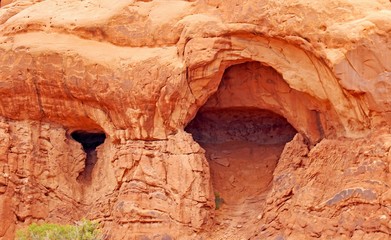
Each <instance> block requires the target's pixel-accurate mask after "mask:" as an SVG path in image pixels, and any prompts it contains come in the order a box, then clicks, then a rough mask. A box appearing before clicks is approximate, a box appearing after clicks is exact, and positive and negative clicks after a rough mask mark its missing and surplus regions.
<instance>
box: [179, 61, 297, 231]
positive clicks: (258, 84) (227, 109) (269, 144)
mask: <svg viewBox="0 0 391 240" xmlns="http://www.w3.org/2000/svg"><path fill="white" fill-rule="evenodd" d="M291 94H293V93H292V91H291V90H290V89H289V85H287V83H286V82H285V80H284V79H283V78H282V76H281V74H279V73H278V72H276V70H275V69H273V68H271V67H269V66H265V65H262V64H261V63H259V62H246V63H241V64H237V65H233V66H231V67H229V68H227V69H226V70H225V72H224V75H223V77H222V80H221V82H220V85H219V87H218V90H217V92H216V93H215V94H213V95H212V96H210V97H209V99H208V101H207V102H206V103H205V104H204V105H203V107H201V108H200V109H199V111H198V113H197V114H196V116H195V118H194V119H193V120H192V121H191V122H190V123H189V124H188V125H187V126H186V128H185V131H187V132H189V133H191V134H192V136H193V138H194V140H195V141H197V142H198V143H199V144H200V145H201V146H202V147H203V148H204V149H205V151H206V154H205V155H206V158H207V160H208V162H209V167H210V174H211V181H212V186H213V190H214V192H215V195H216V196H217V197H216V205H219V203H221V202H222V200H221V199H223V202H224V204H222V205H221V206H217V207H221V208H225V209H224V210H222V211H216V219H217V220H216V221H217V222H219V221H223V222H224V221H225V220H224V219H231V220H232V221H231V222H235V221H244V222H246V220H248V218H251V219H257V215H253V214H259V213H260V212H262V209H263V207H262V206H264V205H265V204H266V203H265V197H266V193H267V192H268V190H270V189H271V186H272V185H271V183H272V180H273V173H274V170H275V168H276V166H277V164H278V160H279V157H280V155H281V153H282V151H283V149H284V147H285V144H286V143H287V142H289V141H291V140H292V139H293V137H294V136H295V134H296V133H297V130H296V129H295V128H294V127H293V126H292V125H291V124H290V123H289V122H288V120H287V119H286V118H285V117H284V116H281V115H280V114H277V113H276V112H279V113H280V112H281V113H282V112H284V111H286V109H287V108H288V109H293V108H292V107H294V106H296V105H295V104H296V103H297V100H296V101H294V100H295V99H296V98H295V96H293V95H291ZM292 99H293V100H292ZM271 110H273V111H271ZM290 111H291V112H292V110H290ZM291 117H292V116H291ZM218 199H220V200H219V201H218ZM242 209H246V211H245V213H243V214H242V215H241V216H231V215H230V214H232V215H234V214H235V213H237V212H238V211H242ZM250 215H251V216H250ZM246 218H247V219H246ZM235 219H236V220H235ZM227 224H230V223H227ZM223 225H224V224H223ZM231 225H232V224H231ZM239 225H242V224H241V223H240V224H239Z"/></svg>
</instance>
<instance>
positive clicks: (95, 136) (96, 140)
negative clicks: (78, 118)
mask: <svg viewBox="0 0 391 240" xmlns="http://www.w3.org/2000/svg"><path fill="white" fill-rule="evenodd" d="M71 136H72V138H73V139H74V140H76V141H77V142H79V143H81V145H82V146H83V150H84V152H85V153H86V159H85V166H84V170H83V171H82V172H80V174H79V176H78V178H77V180H78V181H90V180H91V173H92V170H93V168H94V166H95V164H96V162H97V160H98V157H97V152H96V148H97V147H98V146H99V145H101V144H102V143H103V142H104V141H105V139H106V134H105V133H103V132H87V131H74V132H73V133H72V134H71Z"/></svg>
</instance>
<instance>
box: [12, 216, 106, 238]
mask: <svg viewBox="0 0 391 240" xmlns="http://www.w3.org/2000/svg"><path fill="white" fill-rule="evenodd" d="M100 235H101V234H100V232H99V230H98V223H97V222H93V221H89V220H84V219H83V220H82V221H80V222H78V223H77V224H76V225H70V224H65V225H61V224H53V223H43V224H36V223H33V224H31V225H30V226H28V227H27V228H26V229H21V230H18V231H17V232H16V239H17V240H97V239H103V238H102V237H101V236H100Z"/></svg>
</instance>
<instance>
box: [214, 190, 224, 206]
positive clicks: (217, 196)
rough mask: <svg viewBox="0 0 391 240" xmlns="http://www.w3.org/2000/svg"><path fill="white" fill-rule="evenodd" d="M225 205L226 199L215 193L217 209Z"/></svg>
mask: <svg viewBox="0 0 391 240" xmlns="http://www.w3.org/2000/svg"><path fill="white" fill-rule="evenodd" d="M223 203H224V199H223V198H221V197H220V193H218V192H215V206H216V207H215V209H216V210H218V209H219V208H220V207H221V205H222V204H223Z"/></svg>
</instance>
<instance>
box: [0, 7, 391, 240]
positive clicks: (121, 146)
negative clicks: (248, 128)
mask: <svg viewBox="0 0 391 240" xmlns="http://www.w3.org/2000/svg"><path fill="white" fill-rule="evenodd" d="M390 35H391V3H390V1H388V0H362V1H350V0H335V1H322V0H312V1H309V0H292V1H277V0H244V1H243V0H241V1H234V0H232V1H226V0H198V1H181V0H172V1H168V0H167V1H164V0H153V1H137V0H129V1H125V0H123V1H108V0H99V1H96V0H83V1H79V0H69V1H63V0H61V1H60V0H45V1H42V0H13V1H12V0H10V1H7V0H2V1H1V8H0V99H1V100H0V116H1V119H0V220H1V224H0V239H12V237H13V235H14V232H15V229H16V228H19V227H23V226H25V225H27V224H29V223H31V222H37V221H38V222H39V221H54V222H72V221H74V220H78V219H80V218H82V217H87V218H91V219H97V220H99V221H100V222H101V223H102V225H103V227H104V229H105V231H106V233H107V234H108V235H109V236H110V237H111V238H112V239H132V238H143V237H145V238H151V239H168V238H170V237H172V238H179V239H181V238H182V239H197V238H202V237H204V238H206V239H208V234H209V233H210V232H211V231H214V230H213V229H215V225H214V224H215V221H214V216H215V203H214V194H213V192H214V191H213V182H212V181H211V177H210V169H209V163H208V160H210V159H207V157H206V155H205V150H204V149H203V148H202V147H200V145H198V143H197V142H196V141H194V139H193V138H192V136H191V134H190V133H187V132H185V131H184V129H185V127H186V126H187V125H188V124H189V122H190V121H191V120H192V119H193V118H195V117H196V115H197V112H198V111H199V110H200V109H201V110H200V114H202V113H205V112H208V111H209V112H212V114H216V113H219V111H220V112H227V111H228V115H227V116H232V112H231V113H229V111H230V109H231V110H232V109H235V111H245V112H246V111H247V110H249V109H250V110H251V111H253V110H254V111H255V112H257V111H260V110H266V111H272V112H274V113H276V114H279V115H280V116H281V118H276V119H286V120H287V122H288V123H289V124H288V123H284V124H285V125H289V126H293V127H294V128H295V130H296V131H297V132H298V134H297V135H296V137H295V138H294V139H293V140H292V142H290V143H289V144H288V145H287V146H286V147H285V149H284V151H283V154H282V156H281V158H280V160H279V162H278V164H277V167H276V170H275V171H274V178H273V181H272V183H271V184H270V191H269V192H268V195H267V197H266V200H265V201H266V202H265V203H266V206H265V207H264V208H262V209H261V208H260V210H259V211H260V212H259V214H260V215H259V219H258V218H257V219H255V220H256V221H255V222H256V223H255V224H257V225H256V230H254V233H253V234H252V236H251V237H253V238H260V239H265V238H266V239H274V238H276V237H277V238H278V239H283V238H286V239H311V238H319V237H320V238H326V237H330V238H340V239H351V238H352V239H384V238H386V237H387V236H388V234H390V233H391V226H390V225H389V222H390V221H389V219H390V217H391V213H390V212H389V209H388V208H387V205H389V202H390V201H391V200H390V199H391V198H390V196H391V195H390V193H389V190H388V186H389V185H390V184H391V181H390V177H391V176H390V173H389V162H390V161H391V160H390V157H389V150H390V147H391V145H390V144H389V143H390V141H389V137H390V136H391V135H390V134H391V131H390V122H391V115H390V112H391V98H390V97H389V96H391V42H390V41H391V40H390V39H391V37H390ZM246 109H247V110H246ZM246 114H247V113H246ZM250 115H251V114H250ZM262 116H263V115H262V114H261V115H257V116H255V117H253V119H257V118H262ZM250 118H251V117H250ZM216 119H220V120H221V121H225V120H227V118H226V117H224V116H223V115H218V116H217V118H216ZM263 119H264V118H263ZM278 121H280V120H278ZM278 121H277V122H278ZM228 122H229V121H228ZM266 122H267V121H266ZM224 124H227V122H225V123H224ZM239 125H240V124H239ZM239 125H238V126H239ZM266 125H267V124H266ZM269 126H270V124H269ZM279 126H281V125H279ZM226 129H227V128H226ZM261 129H262V128H261ZM277 130H278V129H277ZM75 131H83V132H86V133H98V132H99V133H104V134H105V135H106V138H105V140H104V143H103V144H101V145H99V146H96V148H91V149H90V150H88V151H86V147H85V146H84V147H83V146H82V144H81V143H80V142H78V141H76V140H77V139H76V140H75V139H74V138H73V137H72V133H73V132H75ZM278 131H282V133H284V134H285V133H286V132H285V131H284V130H281V129H279V130H278ZM278 131H277V132H276V133H278ZM260 132H265V131H263V130H262V131H260ZM220 135H221V136H226V135H224V134H220ZM271 136H274V135H273V134H271ZM287 139H288V138H287ZM287 139H286V140H287ZM229 140H232V139H229ZM240 140H241V141H247V140H248V139H245V138H244V139H240ZM214 184H215V185H218V183H214ZM213 236H214V238H217V237H218V236H215V235H213ZM233 239H236V238H233Z"/></svg>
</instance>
